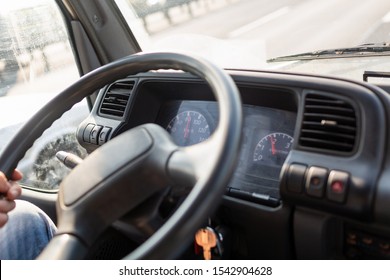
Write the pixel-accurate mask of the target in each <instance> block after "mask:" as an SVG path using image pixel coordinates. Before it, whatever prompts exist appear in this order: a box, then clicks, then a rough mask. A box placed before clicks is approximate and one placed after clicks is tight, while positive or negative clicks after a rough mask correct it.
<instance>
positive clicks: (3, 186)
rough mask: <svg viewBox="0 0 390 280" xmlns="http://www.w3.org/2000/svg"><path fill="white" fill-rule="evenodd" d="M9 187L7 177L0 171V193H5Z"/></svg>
mask: <svg viewBox="0 0 390 280" xmlns="http://www.w3.org/2000/svg"><path fill="white" fill-rule="evenodd" d="M10 187H11V185H10V184H9V183H8V180H7V177H5V175H4V173H3V172H1V171H0V193H7V192H8V190H9V188H10Z"/></svg>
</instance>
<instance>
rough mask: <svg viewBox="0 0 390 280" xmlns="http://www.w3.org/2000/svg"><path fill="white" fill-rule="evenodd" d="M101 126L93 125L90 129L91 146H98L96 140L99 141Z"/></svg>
mask: <svg viewBox="0 0 390 280" xmlns="http://www.w3.org/2000/svg"><path fill="white" fill-rule="evenodd" d="M102 128H103V127H102V126H101V125H95V127H94V128H93V129H92V131H91V135H90V138H89V140H90V143H92V144H96V145H97V144H98V139H99V134H100V131H101V130H102Z"/></svg>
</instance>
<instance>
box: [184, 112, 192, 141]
mask: <svg viewBox="0 0 390 280" xmlns="http://www.w3.org/2000/svg"><path fill="white" fill-rule="evenodd" d="M190 123H191V116H190V113H188V115H187V124H186V128H185V129H184V138H185V139H187V138H188V135H189V134H190Z"/></svg>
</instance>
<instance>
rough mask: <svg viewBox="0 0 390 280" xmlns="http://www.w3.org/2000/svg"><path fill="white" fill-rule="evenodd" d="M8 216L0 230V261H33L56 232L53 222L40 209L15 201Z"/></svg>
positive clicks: (24, 202) (25, 202)
mask: <svg viewBox="0 0 390 280" xmlns="http://www.w3.org/2000/svg"><path fill="white" fill-rule="evenodd" d="M8 216H9V219H8V222H7V223H6V224H5V225H4V226H3V227H2V228H0V259H1V260H32V259H35V258H36V257H37V256H38V255H39V254H40V253H41V251H42V250H43V249H44V248H45V246H46V245H47V244H48V243H49V241H50V239H51V238H52V237H53V236H54V234H55V232H56V226H55V225H54V223H53V221H52V220H51V219H50V218H49V217H48V216H47V215H46V214H45V213H44V212H43V211H42V210H41V209H40V208H38V207H37V206H35V205H33V204H31V203H29V202H27V201H22V200H16V207H15V209H14V210H12V211H11V212H9V214H8Z"/></svg>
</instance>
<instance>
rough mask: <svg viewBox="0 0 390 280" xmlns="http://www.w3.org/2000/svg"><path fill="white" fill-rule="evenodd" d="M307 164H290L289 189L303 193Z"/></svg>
mask: <svg viewBox="0 0 390 280" xmlns="http://www.w3.org/2000/svg"><path fill="white" fill-rule="evenodd" d="M306 169H307V167H306V165H302V164H297V163H293V164H291V165H290V167H289V169H288V174H287V190H288V191H290V192H295V193H301V192H302V191H303V186H304V182H305V180H304V179H305V173H306Z"/></svg>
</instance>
